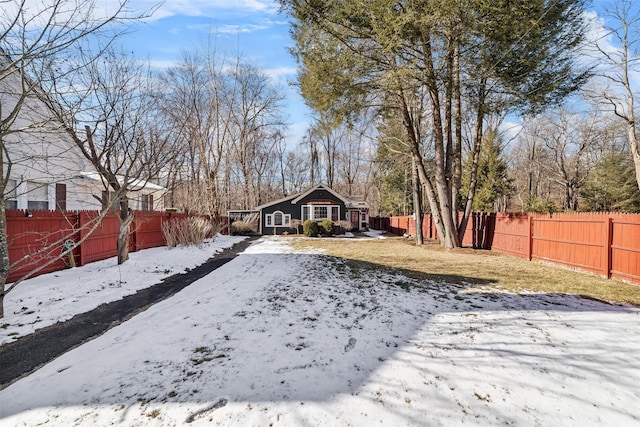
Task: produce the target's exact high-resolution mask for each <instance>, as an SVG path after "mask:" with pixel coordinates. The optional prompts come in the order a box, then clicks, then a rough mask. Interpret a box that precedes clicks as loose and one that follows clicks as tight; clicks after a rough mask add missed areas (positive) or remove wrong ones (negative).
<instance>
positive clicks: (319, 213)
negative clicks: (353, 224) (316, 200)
mask: <svg viewBox="0 0 640 427" xmlns="http://www.w3.org/2000/svg"><path fill="white" fill-rule="evenodd" d="M327 212H328V207H327V206H314V207H313V219H328V218H329V215H328V213H327Z"/></svg>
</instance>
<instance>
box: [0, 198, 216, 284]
mask: <svg viewBox="0 0 640 427" xmlns="http://www.w3.org/2000/svg"><path fill="white" fill-rule="evenodd" d="M187 216H188V215H186V214H182V213H173V212H156V211H136V212H135V219H134V221H133V223H132V225H131V231H130V232H131V234H130V240H129V250H130V251H131V252H134V251H138V250H142V249H148V248H153V247H158V246H164V245H165V244H166V241H165V238H164V235H163V234H162V224H163V223H164V222H165V221H168V220H169V219H170V218H174V219H175V218H186V217H187ZM207 218H208V217H207ZM6 219H7V240H8V246H9V262H10V263H16V264H15V265H14V266H12V268H11V270H10V272H9V276H8V277H7V283H10V282H13V281H15V280H17V279H19V278H21V277H24V275H25V274H27V273H29V272H32V271H34V269H35V268H37V267H39V266H42V265H44V264H46V263H48V262H51V264H49V265H47V266H46V267H44V268H43V269H42V270H39V271H38V272H37V273H35V274H34V276H35V275H38V274H44V273H50V272H53V271H58V270H62V269H65V268H67V267H69V265H70V264H71V260H70V259H69V258H68V257H60V254H61V253H62V252H63V251H64V249H65V246H64V245H65V242H66V243H67V244H71V245H73V243H75V242H80V241H82V243H81V244H80V245H78V246H77V247H76V248H75V249H74V250H73V256H74V261H75V264H76V265H85V264H88V263H91V262H94V261H100V260H103V259H107V258H111V257H113V256H116V255H117V247H116V241H117V237H118V229H119V221H118V217H117V216H116V214H114V213H108V214H107V215H106V216H105V217H103V218H102V220H101V221H100V220H99V213H98V212H97V211H79V212H75V211H73V212H71V211H31V210H30V211H23V210H7V211H6ZM219 224H220V226H221V232H224V231H225V230H226V228H225V227H226V221H225V218H221V219H220V221H219ZM83 239H84V240H83Z"/></svg>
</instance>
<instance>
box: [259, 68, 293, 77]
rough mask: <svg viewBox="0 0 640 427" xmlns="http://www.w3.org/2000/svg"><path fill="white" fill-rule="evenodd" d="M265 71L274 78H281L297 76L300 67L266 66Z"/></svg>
mask: <svg viewBox="0 0 640 427" xmlns="http://www.w3.org/2000/svg"><path fill="white" fill-rule="evenodd" d="M263 71H264V73H265V74H266V75H267V76H269V77H271V78H272V79H281V78H288V77H295V75H296V73H297V71H298V69H297V68H296V67H277V68H266V69H264V70H263Z"/></svg>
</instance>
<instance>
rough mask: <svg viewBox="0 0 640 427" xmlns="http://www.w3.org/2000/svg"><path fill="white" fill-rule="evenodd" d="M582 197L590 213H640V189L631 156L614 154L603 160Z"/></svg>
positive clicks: (592, 175)
mask: <svg viewBox="0 0 640 427" xmlns="http://www.w3.org/2000/svg"><path fill="white" fill-rule="evenodd" d="M580 195H581V196H582V198H583V204H584V208H585V210H588V211H597V212H640V190H638V185H637V183H636V180H635V174H634V164H633V162H632V161H631V159H630V158H629V155H628V154H627V153H625V152H622V153H615V152H613V153H611V154H609V155H608V156H606V157H604V158H602V159H601V160H600V162H598V164H597V165H596V168H595V170H594V171H593V172H592V174H591V175H590V176H589V179H588V180H587V182H586V183H585V185H584V187H583V188H582V190H581V192H580Z"/></svg>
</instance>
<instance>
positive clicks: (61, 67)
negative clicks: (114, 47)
mask: <svg viewBox="0 0 640 427" xmlns="http://www.w3.org/2000/svg"><path fill="white" fill-rule="evenodd" d="M0 5H1V9H2V11H1V12H0V57H1V58H0V87H1V93H0V153H1V154H0V155H2V162H0V165H1V166H0V194H1V196H0V197H1V200H0V317H2V316H3V315H4V310H3V301H4V295H5V293H4V284H5V281H6V278H7V276H8V274H9V254H8V246H7V245H8V242H7V228H6V216H5V195H6V193H5V191H6V190H8V189H7V182H8V177H9V174H10V170H11V163H12V159H11V156H10V152H9V151H8V150H7V146H6V144H5V142H6V138H7V137H9V136H10V135H14V134H16V133H21V132H26V131H27V130H28V129H33V128H40V127H42V126H43V125H44V123H43V121H42V120H41V119H43V118H40V119H37V120H33V121H31V122H30V123H29V121H28V120H27V121H23V122H22V123H21V124H19V125H17V121H18V120H19V119H20V118H21V116H22V110H23V107H24V106H25V104H26V103H27V100H28V99H29V98H31V97H34V95H35V94H36V93H38V92H39V91H40V87H41V86H42V84H43V83H44V82H45V80H46V79H48V77H49V75H50V71H51V69H52V68H53V69H54V70H55V74H57V75H58V76H60V75H64V74H67V73H70V72H74V71H75V70H78V69H80V68H82V67H83V66H85V65H86V64H84V63H82V62H79V61H71V60H70V58H71V57H72V56H71V55H70V54H69V52H70V51H71V50H73V49H75V48H76V47H77V46H78V45H80V44H81V43H83V42H84V41H85V40H87V39H88V38H100V39H102V40H103V43H104V44H106V45H108V44H109V43H110V42H111V41H113V40H114V39H115V37H116V36H117V35H118V34H119V33H120V32H121V31H122V27H121V26H120V24H122V23H123V22H125V21H127V20H132V19H136V18H138V17H140V15H138V16H137V17H134V16H127V14H126V0H122V1H121V2H119V3H118V4H117V6H116V8H115V10H114V11H113V12H112V13H110V14H108V15H104V14H102V15H101V14H100V13H98V8H96V4H95V2H94V1H85V2H77V1H74V0H45V1H42V2H37V3H29V4H28V5H27V2H26V0H15V1H14V0H3V1H1V2H0ZM27 6H28V7H27ZM100 53H101V52H93V55H91V60H95V58H96V57H98V56H99V55H100ZM44 120H45V121H49V118H46V117H45V118H44Z"/></svg>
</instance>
